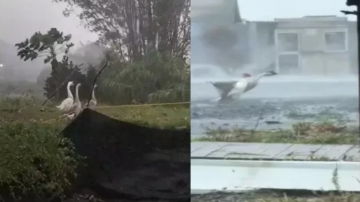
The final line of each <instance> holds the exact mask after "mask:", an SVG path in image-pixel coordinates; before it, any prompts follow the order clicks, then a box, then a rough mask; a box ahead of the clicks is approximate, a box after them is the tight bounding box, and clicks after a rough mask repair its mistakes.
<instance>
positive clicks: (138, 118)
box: [0, 98, 190, 128]
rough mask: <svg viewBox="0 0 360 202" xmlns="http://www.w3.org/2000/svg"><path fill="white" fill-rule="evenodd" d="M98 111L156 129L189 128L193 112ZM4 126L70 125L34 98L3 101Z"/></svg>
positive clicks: (177, 108) (168, 108)
mask: <svg viewBox="0 0 360 202" xmlns="http://www.w3.org/2000/svg"><path fill="white" fill-rule="evenodd" d="M95 110H96V111H98V112H100V113H102V114H105V115H107V116H109V117H111V118H114V119H118V120H122V121H126V122H131V123H136V124H140V125H145V126H151V127H157V128H190V109H189V107H188V106H185V105H166V106H161V105H158V106H156V105H155V106H152V105H148V106H146V105H129V106H106V105H98V106H97V107H96V109H95ZM0 112H1V118H0V119H1V123H0V125H1V124H4V123H9V122H20V123H33V122H36V123H39V124H41V123H44V124H51V123H53V124H57V125H59V126H60V127H63V126H64V125H63V124H66V123H68V121H67V120H66V119H60V121H59V117H60V116H61V115H62V114H61V112H59V111H58V110H57V109H56V108H55V105H54V104H51V103H50V104H46V105H45V106H44V107H41V106H40V101H37V100H34V99H33V98H29V99H21V98H12V99H9V98H7V99H3V100H1V101H0Z"/></svg>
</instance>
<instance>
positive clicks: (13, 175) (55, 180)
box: [0, 123, 79, 201]
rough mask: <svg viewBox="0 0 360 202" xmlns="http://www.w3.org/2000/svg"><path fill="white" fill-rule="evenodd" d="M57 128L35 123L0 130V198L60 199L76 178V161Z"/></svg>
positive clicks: (71, 149)
mask: <svg viewBox="0 0 360 202" xmlns="http://www.w3.org/2000/svg"><path fill="white" fill-rule="evenodd" d="M60 130H61V129H60V128H57V127H54V126H51V125H45V124H41V125H40V124H38V123H30V124H24V123H12V124H9V125H5V126H1V127H0V145H1V147H0V156H1V160H0V184H1V190H0V194H1V196H2V197H3V198H4V197H11V198H12V199H13V200H15V201H17V200H20V198H28V197H29V199H35V200H37V201H45V200H48V199H51V198H54V197H59V196H61V195H62V194H63V193H64V191H66V190H67V189H68V188H69V187H70V186H71V181H72V179H74V177H75V176H76V174H75V169H76V167H77V165H78V163H77V162H78V159H79V157H78V156H77V155H76V154H75V153H74V148H73V146H72V144H71V143H70V141H68V140H67V139H65V138H63V137H62V136H61V135H60V132H61V131H60Z"/></svg>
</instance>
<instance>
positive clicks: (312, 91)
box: [191, 0, 358, 135]
mask: <svg viewBox="0 0 360 202" xmlns="http://www.w3.org/2000/svg"><path fill="white" fill-rule="evenodd" d="M345 3H346V1H343V0H329V1H327V0H319V1H316V2H314V1H310V0H305V1H301V2H293V1H286V0H274V1H266V2H265V1H261V0H255V1H245V0H237V1H236V0H234V1H222V0H211V1H206V0H193V1H192V5H193V7H192V22H191V37H192V38H191V56H192V57H191V79H192V80H191V82H192V83H191V100H192V112H193V114H192V129H193V130H192V133H193V134H194V135H195V134H198V135H203V134H204V133H205V131H206V129H203V128H207V127H210V126H211V127H220V126H221V127H225V128H229V127H233V126H234V125H238V126H242V125H246V126H249V127H252V126H251V125H254V124H255V122H256V120H257V119H258V114H259V113H260V111H261V108H263V106H264V103H266V102H271V103H272V104H270V106H267V107H266V108H273V110H270V111H271V113H270V112H269V114H268V117H267V116H264V121H266V120H267V119H271V120H281V121H282V122H291V123H292V121H289V119H288V118H286V117H284V116H285V115H284V114H287V113H289V112H288V111H289V110H295V111H303V110H310V111H313V112H314V113H317V112H319V111H322V110H325V109H327V108H328V107H330V106H331V107H334V108H335V109H337V110H340V109H341V110H342V109H343V108H344V107H345V106H346V107H347V110H345V111H346V112H345V111H343V110H342V111H341V110H340V111H341V113H345V114H349V113H350V114H352V115H350V116H352V117H353V118H352V120H353V121H354V123H355V122H356V120H357V116H356V115H354V114H353V113H356V111H357V104H356V99H357V97H358V91H357V89H358V87H357V76H356V75H357V65H358V64H357V63H358V62H357V33H356V21H355V20H356V18H355V17H354V16H345V15H344V14H342V13H341V12H340V10H351V8H349V7H347V6H346V4H345ZM267 70H274V71H276V72H278V73H279V75H277V76H274V77H268V78H263V79H261V81H260V83H259V85H258V86H257V87H256V88H255V89H253V90H251V91H250V92H247V93H246V94H244V95H243V96H242V97H241V100H240V103H239V104H238V105H237V106H236V109H231V110H230V109H228V110H227V109H220V108H217V107H215V105H214V103H209V102H210V101H211V100H212V99H215V98H217V97H218V96H219V95H218V94H217V92H216V90H215V89H214V87H213V86H212V85H210V84H208V83H206V82H207V81H230V80H237V79H239V78H240V77H241V74H242V73H250V74H252V75H256V74H259V73H262V72H264V71H267ZM339 99H341V100H342V101H339ZM289 100H292V102H293V104H291V107H290V105H287V103H288V102H289ZM256 103H257V104H256ZM315 103H316V104H315ZM349 103H351V104H349ZM285 105H286V106H287V107H284V106H285ZM234 107H235V106H234ZM314 107H315V108H316V109H315V108H314ZM287 108H288V109H287ZM313 108H314V109H313ZM350 108H351V109H350ZM247 109H248V110H247ZM249 109H251V110H249ZM251 114H252V115H251ZM346 116H348V115H346ZM235 119H236V120H235ZM225 123H226V124H227V126H224V125H223V124H225ZM283 125H284V127H288V126H291V124H290V125H289V124H283ZM259 127H260V128H261V127H264V128H267V129H269V128H270V129H271V128H274V127H276V128H278V127H280V126H279V125H276V126H269V125H266V124H260V126H259Z"/></svg>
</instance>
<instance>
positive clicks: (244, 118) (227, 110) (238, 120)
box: [191, 96, 359, 138]
mask: <svg viewBox="0 0 360 202" xmlns="http://www.w3.org/2000/svg"><path fill="white" fill-rule="evenodd" d="M357 109H358V98H357V96H347V97H342V98H339V97H315V98H310V97H307V98H292V99H291V98H284V99H279V98H268V99H265V98H250V99H241V100H239V102H237V103H233V104H231V105H226V106H219V105H218V104H216V103H213V102H211V101H192V104H191V134H192V137H193V138H196V137H200V136H202V135H203V134H204V133H205V132H206V130H207V129H208V128H210V129H217V128H219V127H221V128H223V129H226V128H235V127H237V128H244V129H255V128H256V129H257V130H276V129H288V128H291V127H292V125H293V124H294V123H297V122H300V121H336V122H342V123H344V124H347V125H358V122H359V121H358V115H357Z"/></svg>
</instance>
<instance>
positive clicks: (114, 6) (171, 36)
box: [54, 0, 190, 61]
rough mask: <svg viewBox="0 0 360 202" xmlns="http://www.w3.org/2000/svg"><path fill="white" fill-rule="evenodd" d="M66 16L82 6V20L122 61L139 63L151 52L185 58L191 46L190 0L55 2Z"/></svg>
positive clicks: (63, 0) (56, 0)
mask: <svg viewBox="0 0 360 202" xmlns="http://www.w3.org/2000/svg"><path fill="white" fill-rule="evenodd" d="M54 1H55V2H66V3H67V4H68V6H69V7H68V8H67V9H66V10H65V11H64V14H65V15H66V16H67V15H70V14H71V13H72V12H73V11H74V7H76V6H77V7H80V8H81V13H80V15H79V16H80V19H81V20H83V22H84V24H85V26H86V27H87V28H88V29H89V30H90V31H93V32H97V33H99V37H100V39H99V41H100V42H101V43H102V44H105V45H108V46H111V47H114V48H115V49H116V51H117V52H118V53H119V54H120V56H121V58H122V59H123V60H128V61H137V60H141V59H142V58H143V56H144V55H145V54H146V53H147V52H149V51H151V50H157V51H159V52H160V53H165V52H167V53H171V54H172V55H175V56H178V57H180V58H182V59H184V60H185V59H186V57H187V56H188V52H189V47H190V0H131V1H129V0H54Z"/></svg>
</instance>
